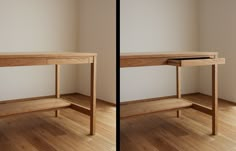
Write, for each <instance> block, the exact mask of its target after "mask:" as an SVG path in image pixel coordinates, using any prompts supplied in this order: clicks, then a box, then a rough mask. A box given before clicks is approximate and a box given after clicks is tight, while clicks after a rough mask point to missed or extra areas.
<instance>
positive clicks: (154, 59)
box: [120, 52, 218, 68]
mask: <svg viewBox="0 0 236 151" xmlns="http://www.w3.org/2000/svg"><path fill="white" fill-rule="evenodd" d="M217 54H218V53H217V52H165V53H160V52H151V53H122V54H121V56H120V67H121V68H124V67H139V66H157V65H168V60H169V59H176V58H202V57H207V58H216V56H217Z"/></svg>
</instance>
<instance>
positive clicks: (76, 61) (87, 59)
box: [47, 57, 93, 64]
mask: <svg viewBox="0 0 236 151" xmlns="http://www.w3.org/2000/svg"><path fill="white" fill-rule="evenodd" d="M47 63H48V64H85V63H93V57H80V58H68V59H48V60H47Z"/></svg>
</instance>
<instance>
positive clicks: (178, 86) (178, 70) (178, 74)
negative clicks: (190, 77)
mask: <svg viewBox="0 0 236 151" xmlns="http://www.w3.org/2000/svg"><path fill="white" fill-rule="evenodd" d="M181 94H182V93H181V67H178V66H177V67H176V95H177V98H178V99H181ZM180 116H181V110H177V117H178V118H179V117H180Z"/></svg>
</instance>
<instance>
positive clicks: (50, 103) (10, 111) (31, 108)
mask: <svg viewBox="0 0 236 151" xmlns="http://www.w3.org/2000/svg"><path fill="white" fill-rule="evenodd" d="M70 105H71V103H69V102H67V101H65V100H63V99H57V98H51V99H40V100H32V101H24V102H14V103H5V104H1V105H0V117H5V116H11V115H17V114H24V113H31V112H38V111H47V110H55V109H59V108H65V107H69V106H70Z"/></svg>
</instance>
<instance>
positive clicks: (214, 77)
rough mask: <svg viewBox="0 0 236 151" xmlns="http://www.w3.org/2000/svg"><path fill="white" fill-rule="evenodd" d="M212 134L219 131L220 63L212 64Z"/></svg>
mask: <svg viewBox="0 0 236 151" xmlns="http://www.w3.org/2000/svg"><path fill="white" fill-rule="evenodd" d="M212 111H213V112H212V134H213V135H217V132H218V114H217V112H218V65H217V64H215V65H212Z"/></svg>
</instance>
